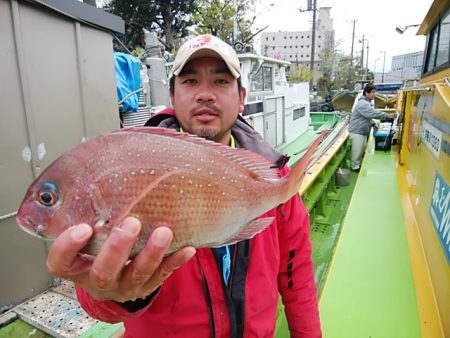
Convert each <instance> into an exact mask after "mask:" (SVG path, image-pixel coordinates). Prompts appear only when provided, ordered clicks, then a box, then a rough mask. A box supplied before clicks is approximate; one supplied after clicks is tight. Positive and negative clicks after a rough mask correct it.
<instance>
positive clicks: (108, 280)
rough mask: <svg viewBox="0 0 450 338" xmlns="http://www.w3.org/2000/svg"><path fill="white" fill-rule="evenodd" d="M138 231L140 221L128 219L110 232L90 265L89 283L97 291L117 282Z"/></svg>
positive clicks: (132, 218)
mask: <svg viewBox="0 0 450 338" xmlns="http://www.w3.org/2000/svg"><path fill="white" fill-rule="evenodd" d="M140 230H141V223H140V221H139V220H138V219H137V218H134V217H128V218H126V219H125V220H124V222H123V224H122V226H121V227H120V228H114V229H113V230H112V231H111V234H110V235H109V237H108V239H107V240H106V242H105V243H104V244H103V247H102V249H101V250H100V252H99V254H98V255H97V257H96V259H95V261H94V263H93V264H92V269H91V273H90V280H91V282H92V283H93V284H94V285H95V286H96V287H97V288H98V289H99V290H106V289H108V288H110V287H111V286H112V284H115V283H116V282H117V278H118V276H119V274H120V272H121V270H122V269H123V267H124V265H125V263H126V262H127V261H128V258H129V256H130V252H131V249H132V248H133V246H134V244H135V242H136V239H137V237H138V235H139V232H140Z"/></svg>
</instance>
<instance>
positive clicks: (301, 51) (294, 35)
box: [261, 7, 334, 78]
mask: <svg viewBox="0 0 450 338" xmlns="http://www.w3.org/2000/svg"><path fill="white" fill-rule="evenodd" d="M330 10H331V7H321V8H319V9H318V10H317V19H316V20H317V21H316V35H315V40H316V41H315V55H314V69H317V70H320V61H321V58H320V56H321V52H322V50H323V49H324V48H326V47H333V46H334V29H333V19H332V18H331V16H330ZM311 39H312V31H311V30H309V31H294V32H292V31H290V32H288V31H279V32H264V33H262V35H261V54H262V55H265V56H269V57H273V58H277V59H282V60H286V61H290V62H292V63H294V64H305V65H307V66H308V67H309V66H310V62H311ZM316 78H317V75H316Z"/></svg>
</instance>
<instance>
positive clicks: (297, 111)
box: [293, 107, 306, 121]
mask: <svg viewBox="0 0 450 338" xmlns="http://www.w3.org/2000/svg"><path fill="white" fill-rule="evenodd" d="M305 114H306V109H305V107H300V108H297V109H294V114H293V120H294V121H295V120H297V119H299V118H300V117H303V116H305Z"/></svg>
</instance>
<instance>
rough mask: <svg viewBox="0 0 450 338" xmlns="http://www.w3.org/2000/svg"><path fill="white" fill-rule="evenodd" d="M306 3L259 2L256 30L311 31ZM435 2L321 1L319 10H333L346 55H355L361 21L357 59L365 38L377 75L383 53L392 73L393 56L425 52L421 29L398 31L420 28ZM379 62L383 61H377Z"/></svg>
mask: <svg viewBox="0 0 450 338" xmlns="http://www.w3.org/2000/svg"><path fill="white" fill-rule="evenodd" d="M306 2H307V0H300V1H298V0H297V1H295V0H259V1H257V5H256V6H257V7H256V11H255V12H256V14H257V21H256V28H262V27H264V26H266V25H269V27H268V28H267V29H266V30H265V32H276V31H295V30H298V31H304V30H310V29H311V22H312V14H311V12H303V13H301V12H300V11H299V8H300V7H302V8H303V9H306ZM432 2H433V1H432V0H417V1H411V0H377V1H356V0H317V7H331V18H332V19H333V25H334V30H335V37H336V42H337V43H339V42H340V44H339V46H338V49H340V50H342V51H343V52H344V53H346V54H350V51H351V45H352V30H353V23H352V20H357V21H356V25H355V43H354V55H356V53H358V54H359V55H360V53H361V47H362V45H361V43H359V40H361V39H362V35H363V34H364V35H365V38H367V39H368V40H369V65H368V66H369V68H370V69H371V70H374V67H375V64H376V71H377V72H381V71H382V68H383V55H384V53H383V51H386V64H385V71H388V70H390V67H391V58H392V56H395V55H400V54H404V53H410V52H417V51H422V50H423V49H424V47H425V37H423V36H416V32H417V29H418V27H411V28H409V29H408V30H407V31H406V32H405V33H404V34H403V35H400V34H398V33H397V32H396V31H395V27H396V26H399V25H411V24H420V23H421V22H422V20H423V18H424V17H425V15H426V14H427V12H428V9H429V7H430V6H431V4H432ZM271 4H273V5H271ZM258 46H259V45H258ZM364 49H365V48H364ZM364 53H366V49H365V50H364ZM364 57H365V56H364ZM376 59H379V60H377V61H375V60H376ZM364 64H366V61H364Z"/></svg>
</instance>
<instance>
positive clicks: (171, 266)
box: [144, 247, 196, 293]
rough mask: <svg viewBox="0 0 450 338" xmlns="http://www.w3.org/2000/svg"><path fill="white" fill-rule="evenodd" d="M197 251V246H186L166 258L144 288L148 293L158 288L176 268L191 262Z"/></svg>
mask: <svg viewBox="0 0 450 338" xmlns="http://www.w3.org/2000/svg"><path fill="white" fill-rule="evenodd" d="M195 252H196V251H195V248H193V247H185V248H183V249H180V250H179V251H177V252H175V253H174V254H173V255H171V256H169V257H166V258H164V260H163V261H162V263H161V264H160V266H159V267H158V269H157V271H155V273H154V276H153V278H152V279H151V280H149V281H148V282H147V284H146V285H145V286H144V290H146V291H147V293H151V292H153V291H154V290H156V289H157V288H158V287H159V286H160V285H161V284H162V283H163V282H164V281H165V280H166V279H167V278H168V277H169V276H170V275H171V274H172V273H173V272H174V271H175V270H177V269H179V268H180V267H182V266H183V265H184V264H186V263H187V262H189V260H190V259H191V258H192V257H193V256H194V255H195Z"/></svg>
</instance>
